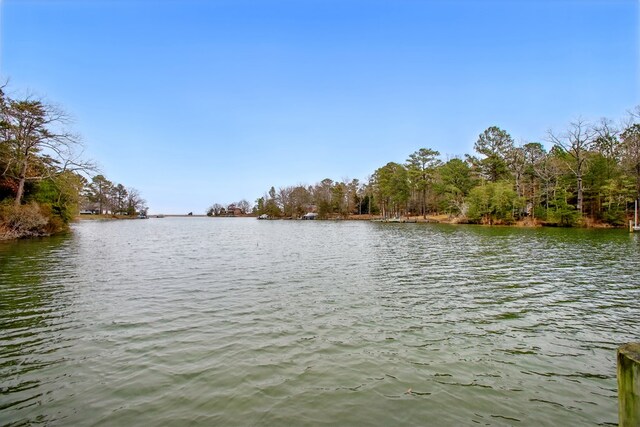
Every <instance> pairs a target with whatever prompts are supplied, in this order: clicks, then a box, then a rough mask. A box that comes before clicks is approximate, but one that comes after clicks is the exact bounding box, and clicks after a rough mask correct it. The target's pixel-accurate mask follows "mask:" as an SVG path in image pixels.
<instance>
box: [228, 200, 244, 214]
mask: <svg viewBox="0 0 640 427" xmlns="http://www.w3.org/2000/svg"><path fill="white" fill-rule="evenodd" d="M240 215H244V211H243V210H242V209H240V208H239V207H238V206H236V205H235V204H234V203H232V204H230V205H229V206H227V216H240Z"/></svg>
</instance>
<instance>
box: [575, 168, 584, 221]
mask: <svg viewBox="0 0 640 427" xmlns="http://www.w3.org/2000/svg"><path fill="white" fill-rule="evenodd" d="M582 202H583V195H582V174H580V175H578V206H576V207H577V208H578V212H580V213H582Z"/></svg>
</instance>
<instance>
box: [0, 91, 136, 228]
mask: <svg viewBox="0 0 640 427" xmlns="http://www.w3.org/2000/svg"><path fill="white" fill-rule="evenodd" d="M5 88H6V86H3V87H0V240H6V239H15V238H22V237H32V236H46V235H51V234H54V233H58V232H60V231H64V230H66V229H67V228H68V224H69V222H70V221H71V220H72V219H73V218H74V217H75V215H76V214H77V213H78V211H79V206H80V204H81V203H83V201H85V200H94V199H95V200H97V199H96V197H98V198H99V199H100V200H112V199H107V196H106V194H107V193H106V192H105V193H100V196H97V194H96V192H95V189H96V187H95V179H96V178H94V181H93V182H91V183H89V181H88V180H87V178H86V176H90V175H91V174H92V173H94V171H95V170H96V166H95V165H94V164H93V163H92V162H90V161H87V160H84V159H83V158H82V144H81V141H80V138H79V137H78V136H77V135H75V134H73V133H72V132H71V131H69V130H68V128H67V126H68V125H69V123H70V120H69V117H68V116H67V115H66V114H65V113H64V112H63V111H62V110H61V109H60V108H58V107H56V106H54V105H51V104H48V103H45V102H43V101H42V100H39V99H35V98H33V97H30V96H27V97H24V98H21V99H16V98H12V97H10V96H8V95H7V94H6V92H5ZM99 176H100V175H99ZM103 178H104V177H103ZM105 188H106V187H105ZM109 194H111V195H114V194H115V192H111V193H109ZM127 194H129V196H128V197H129V198H128V199H126V200H127V202H128V203H129V202H132V199H131V197H130V194H131V191H130V190H129V191H128V193H127ZM103 197H104V198H103ZM138 199H140V197H139V194H138V193H137V192H135V197H134V198H133V200H134V201H135V200H138ZM140 200H141V199H140ZM110 206H111V205H110ZM128 206H129V205H127V207H128ZM130 206H135V207H137V206H139V204H136V203H133V202H132V203H130ZM118 207H119V208H120V207H124V205H118Z"/></svg>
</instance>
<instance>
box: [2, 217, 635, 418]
mask: <svg viewBox="0 0 640 427" xmlns="http://www.w3.org/2000/svg"><path fill="white" fill-rule="evenodd" d="M639 237H640V236H638V235H630V234H628V233H626V232H625V231H622V230H608V231H604V230H563V229H514V228H484V227H473V226H444V225H433V224H381V223H368V222H321V221H317V222H314V221H304V222H297V221H256V220H254V219H210V218H165V219H150V220H147V221H114V222H81V223H79V224H77V225H75V226H74V230H73V233H72V234H70V235H69V236H65V237H59V238H50V239H43V240H36V241H24V242H17V243H5V244H2V245H0V424H2V425H26V424H34V425H37V424H44V425H98V426H103V425H104V426H107V425H109V426H111V425H113V426H121V425H166V426H174V425H175V426H183V425H300V426H304V425H476V424H479V425H491V426H503V425H504V426H507V425H523V426H525V425H549V426H551V425H574V426H575V425H614V424H616V423H617V395H616V379H615V375H616V374H615V366H616V365H615V364H616V360H615V352H616V348H617V346H618V345H619V344H622V343H625V342H628V341H634V340H635V341H637V340H639V339H640V336H639V333H640V328H638V325H637V322H638V319H640V284H639V280H638V277H640V276H639V275H638V272H639V271H640V239H639Z"/></svg>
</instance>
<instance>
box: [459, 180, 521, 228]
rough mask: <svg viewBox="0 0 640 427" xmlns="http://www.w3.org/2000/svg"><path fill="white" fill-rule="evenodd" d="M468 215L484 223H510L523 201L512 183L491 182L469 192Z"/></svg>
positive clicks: (472, 219)
mask: <svg viewBox="0 0 640 427" xmlns="http://www.w3.org/2000/svg"><path fill="white" fill-rule="evenodd" d="M468 204H469V208H468V212H467V217H468V218H469V220H471V221H472V222H479V223H482V224H510V223H512V222H513V221H514V220H515V215H514V213H515V212H516V211H517V210H518V209H519V208H521V205H522V201H521V199H520V198H519V197H518V195H517V194H516V192H515V191H514V190H513V188H512V185H511V183H509V182H505V181H500V182H491V183H487V184H485V185H481V186H478V187H475V188H473V189H472V190H471V192H470V193H469V198H468Z"/></svg>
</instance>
